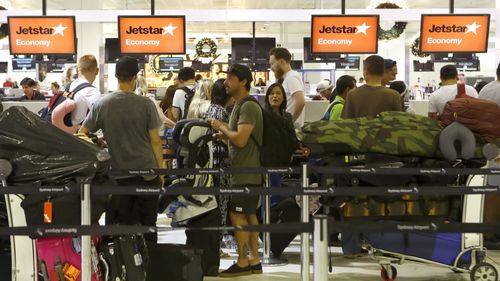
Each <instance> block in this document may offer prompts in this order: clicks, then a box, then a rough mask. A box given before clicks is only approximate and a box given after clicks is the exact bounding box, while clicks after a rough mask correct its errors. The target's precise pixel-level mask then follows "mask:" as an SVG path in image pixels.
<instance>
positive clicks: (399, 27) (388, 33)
mask: <svg viewBox="0 0 500 281" xmlns="http://www.w3.org/2000/svg"><path fill="white" fill-rule="evenodd" d="M375 9H401V7H400V6H398V5H396V4H394V3H389V2H386V3H382V4H379V5H378V6H377V7H375ZM406 24H407V22H403V21H397V22H395V23H394V25H393V26H392V28H391V29H389V30H384V29H382V27H380V25H379V26H378V39H379V40H392V39H396V38H399V36H401V34H403V32H404V31H405V28H406Z"/></svg>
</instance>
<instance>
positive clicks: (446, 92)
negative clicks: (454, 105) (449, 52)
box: [429, 64, 478, 119]
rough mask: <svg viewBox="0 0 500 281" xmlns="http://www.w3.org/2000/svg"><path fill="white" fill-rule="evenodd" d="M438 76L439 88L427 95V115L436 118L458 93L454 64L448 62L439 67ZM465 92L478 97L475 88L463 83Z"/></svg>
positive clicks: (456, 72) (456, 73)
mask: <svg viewBox="0 0 500 281" xmlns="http://www.w3.org/2000/svg"><path fill="white" fill-rule="evenodd" d="M440 77H441V88H439V89H438V90H436V91H435V92H434V93H432V94H431V96H430V97H429V117H431V118H434V119H437V117H438V115H439V114H441V113H442V112H443V109H444V106H445V105H446V103H447V102H448V101H451V100H454V99H455V97H456V95H457V93H458V88H457V81H458V71H457V68H456V67H455V66H454V65H452V64H449V65H445V66H443V67H441V70H440ZM465 93H466V94H467V95H468V96H471V97H474V98H477V97H478V95H477V91H476V89H474V87H471V86H469V85H465Z"/></svg>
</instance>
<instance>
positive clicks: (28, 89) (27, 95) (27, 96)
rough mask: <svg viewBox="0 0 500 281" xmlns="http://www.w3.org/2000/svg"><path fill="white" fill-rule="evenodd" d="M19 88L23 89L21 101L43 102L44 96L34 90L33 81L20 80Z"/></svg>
mask: <svg viewBox="0 0 500 281" xmlns="http://www.w3.org/2000/svg"><path fill="white" fill-rule="evenodd" d="M21 86H22V87H23V92H24V96H23V97H22V98H21V100H45V96H44V95H42V94H41V93H40V92H39V91H37V90H35V89H34V88H35V86H36V81H35V80H33V79H31V78H28V77H26V78H24V79H23V80H21Z"/></svg>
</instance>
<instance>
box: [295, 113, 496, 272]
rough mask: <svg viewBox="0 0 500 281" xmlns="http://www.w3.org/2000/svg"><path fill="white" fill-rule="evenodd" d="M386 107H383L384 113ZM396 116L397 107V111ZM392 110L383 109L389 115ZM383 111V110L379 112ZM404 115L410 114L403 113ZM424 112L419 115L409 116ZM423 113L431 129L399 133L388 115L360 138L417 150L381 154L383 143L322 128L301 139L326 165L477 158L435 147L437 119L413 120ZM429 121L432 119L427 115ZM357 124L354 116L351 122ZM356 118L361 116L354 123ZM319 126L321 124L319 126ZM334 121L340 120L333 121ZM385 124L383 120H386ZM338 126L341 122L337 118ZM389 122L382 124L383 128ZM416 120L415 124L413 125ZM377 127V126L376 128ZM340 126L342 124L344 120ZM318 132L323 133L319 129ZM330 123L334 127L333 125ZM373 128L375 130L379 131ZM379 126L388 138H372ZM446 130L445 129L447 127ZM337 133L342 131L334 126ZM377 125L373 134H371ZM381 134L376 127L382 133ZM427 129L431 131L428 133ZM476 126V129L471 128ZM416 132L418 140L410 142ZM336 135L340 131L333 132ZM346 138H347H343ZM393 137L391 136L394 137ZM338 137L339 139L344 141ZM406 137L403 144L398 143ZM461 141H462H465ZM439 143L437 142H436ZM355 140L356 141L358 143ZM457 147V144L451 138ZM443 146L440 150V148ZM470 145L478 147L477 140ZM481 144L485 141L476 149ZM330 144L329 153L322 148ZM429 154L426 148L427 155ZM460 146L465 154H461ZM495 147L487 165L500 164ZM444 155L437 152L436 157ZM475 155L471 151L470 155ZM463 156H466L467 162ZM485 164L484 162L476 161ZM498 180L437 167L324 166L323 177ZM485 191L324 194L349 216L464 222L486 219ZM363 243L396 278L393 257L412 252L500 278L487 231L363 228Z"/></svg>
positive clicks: (395, 181)
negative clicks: (342, 170) (379, 171)
mask: <svg viewBox="0 0 500 281" xmlns="http://www.w3.org/2000/svg"><path fill="white" fill-rule="evenodd" d="M383 114H384V113H383ZM394 116H395V115H394ZM394 116H388V115H385V117H386V118H387V119H389V117H390V118H393V117H394ZM383 118H384V116H382V119H383ZM404 118H407V117H406V116H405V117H404ZM410 118H420V117H414V116H412V117H410ZM413 121H419V122H420V121H422V123H418V124H417V126H419V124H420V125H421V124H427V125H428V126H429V129H428V130H427V131H423V130H422V128H419V129H418V130H419V131H420V132H424V133H420V134H421V135H422V136H421V139H419V138H420V136H417V135H416V134H413V135H412V132H411V130H415V128H410V129H408V130H407V131H404V132H402V133H401V134H402V135H405V134H406V135H405V136H404V137H401V138H398V137H394V135H395V133H394V130H393V129H392V128H390V129H389V130H388V129H387V128H388V126H390V124H388V123H387V122H385V123H384V122H380V123H381V125H380V128H381V130H379V131H378V132H376V130H378V128H376V124H375V126H372V132H368V133H367V134H366V135H367V136H368V137H365V138H358V140H359V144H360V146H359V147H362V146H365V147H367V146H371V145H372V144H375V146H377V147H376V148H377V149H380V148H384V146H385V145H387V146H388V147H390V146H392V147H393V150H392V152H396V151H402V150H405V151H408V150H414V151H415V152H422V153H421V154H420V155H411V154H406V155H404V154H403V153H401V155H397V154H396V153H392V154H391V153H387V154H383V153H380V151H376V152H373V151H370V150H369V149H367V150H366V151H364V152H362V151H360V150H359V149H358V150H356V149H353V147H354V146H351V145H349V144H347V143H345V142H344V143H343V142H342V140H339V139H338V138H343V137H344V136H345V135H344V136H343V135H342V134H336V135H337V136H338V137H335V136H334V135H335V134H334V133H333V132H328V131H326V130H325V128H322V132H323V135H322V136H321V138H322V139H320V138H317V137H315V138H312V137H309V138H308V137H307V136H306V137H305V141H304V140H303V144H304V145H305V146H307V147H308V148H309V149H310V155H312V156H315V155H317V156H321V157H322V158H323V160H324V162H325V163H326V166H332V167H338V166H348V167H356V168H377V167H379V168H380V167H391V168H413V167H415V168H416V167H418V168H450V167H464V166H467V167H471V165H472V166H475V165H477V164H475V163H474V162H473V161H463V160H458V161H455V162H454V163H453V164H452V163H450V162H449V161H445V160H444V159H443V155H439V154H440V153H437V152H438V151H436V150H438V149H437V148H439V146H438V145H437V144H438V143H439V142H438V141H437V139H439V137H440V135H442V134H443V133H441V130H439V131H438V130H437V127H435V126H433V125H432V124H431V123H432V121H429V120H424V119H421V120H413ZM346 122H352V123H355V122H360V121H359V120H350V121H346ZM425 122H427V123H425ZM351 125H352V124H351ZM355 125H356V126H357V125H358V124H355ZM307 126H309V127H308V128H305V130H304V131H306V133H307V131H308V130H309V131H310V130H311V129H317V128H318V127H320V126H324V127H325V126H329V125H328V124H327V123H318V124H314V125H306V127H307ZM314 126H316V128H314ZM334 126H337V125H334ZM384 126H385V127H384ZM339 127H340V126H339ZM346 127H347V128H348V129H349V130H350V131H349V132H348V133H349V134H351V135H352V134H355V133H356V130H354V131H352V129H353V127H352V126H350V127H349V126H346ZM382 127H384V128H382ZM410 127H411V125H410ZM373 128H374V129H373ZM339 129H343V128H339ZM316 131H318V133H317V134H318V135H320V131H319V130H316ZM332 131H333V130H332ZM374 131H375V132H374ZM325 132H326V133H327V134H330V133H331V136H332V137H331V141H330V140H329V137H325V135H326V134H325ZM380 132H383V133H384V135H385V138H386V139H387V143H383V141H379V140H376V139H375V138H371V139H370V137H372V136H375V137H378V136H379V135H380V134H379V133H380ZM443 132H444V130H443ZM335 133H338V132H335ZM371 133H373V135H370V134H371ZM377 134H378V135H377ZM425 134H427V135H425ZM471 134H472V133H471ZM411 137H413V138H414V140H415V141H414V142H413V143H410V142H411V141H413V140H411ZM336 138H337V139H336ZM344 140H348V138H344ZM391 140H394V143H390V141H391ZM405 141H406V142H408V143H402V142H405ZM424 142H427V144H422V146H425V145H426V146H427V147H428V148H429V149H427V150H425V151H424V150H423V149H420V148H419V147H418V146H417V145H407V144H420V143H424ZM339 144H340V145H339ZM401 144H402V145H401ZM462 144H463V143H462ZM434 146H435V147H436V148H434ZM359 147H357V148H359ZM452 147H453V146H452ZM441 150H443V149H442V148H441ZM472 150H476V151H477V149H475V148H474V147H472ZM479 150H480V149H479ZM325 152H327V153H325ZM424 154H427V155H424ZM464 154H465V153H464V151H462V155H464ZM468 154H469V155H472V156H474V157H475V156H477V153H475V152H474V151H470V152H469V153H468ZM497 155H498V149H497V150H496V152H495V155H494V156H493V157H491V155H490V156H488V158H487V159H489V160H488V165H490V166H491V165H493V164H494V163H497V164H495V165H498V162H495V161H496V160H495V159H496V158H497V157H498V156H497ZM439 156H440V157H439ZM484 157H485V156H483V158H482V159H479V163H481V162H482V163H484ZM471 158H473V157H471ZM464 163H465V164H464ZM479 166H482V165H479ZM487 181H488V183H489V184H494V183H496V184H497V185H498V181H499V179H498V176H489V177H487V178H486V177H479V176H472V177H469V178H465V177H463V176H458V177H455V176H446V175H437V176H435V175H433V176H427V175H426V176H422V175H420V176H413V175H388V176H385V175H366V176H365V175H362V176H358V175H352V174H346V175H328V174H323V176H322V178H321V183H322V186H325V187H328V186H353V187H356V186H408V187H417V186H423V185H430V186H446V185H451V184H467V185H469V186H481V185H484V184H485V183H487ZM483 202H484V195H466V196H463V197H455V196H418V197H417V196H408V195H405V196H398V197H377V196H359V197H343V198H338V197H333V198H325V197H323V198H322V203H323V204H324V206H331V207H339V206H341V205H342V204H343V207H342V213H343V216H344V218H345V219H353V220H355V219H356V217H358V218H359V217H365V218H368V217H369V218H370V219H373V220H376V221H384V220H386V221H387V220H390V221H419V220H420V221H421V220H422V219H423V220H426V221H431V222H444V221H447V220H455V221H461V222H464V223H481V222H482V213H483V212H482V210H483ZM362 244H363V245H362V246H363V248H364V249H366V250H368V253H369V254H371V256H372V257H374V258H375V259H376V260H378V261H379V263H380V265H381V278H382V280H387V281H389V280H395V279H396V277H397V270H396V268H395V267H394V266H393V265H392V264H394V263H399V264H401V263H403V262H404V261H405V260H415V261H420V262H425V263H431V264H437V265H442V266H446V267H448V268H450V269H451V270H453V271H455V272H462V273H470V276H471V280H473V281H475V280H487V281H497V280H498V273H497V270H496V269H495V267H494V266H493V265H491V264H489V263H487V262H486V261H487V255H486V249H485V248H484V247H483V239H482V235H481V234H475V233H463V234H462V233H408V234H406V233H366V234H363V241H362Z"/></svg>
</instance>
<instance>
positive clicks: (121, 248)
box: [99, 235, 149, 281]
mask: <svg viewBox="0 0 500 281" xmlns="http://www.w3.org/2000/svg"><path fill="white" fill-rule="evenodd" d="M99 251H100V254H99V256H100V259H101V261H102V262H103V268H104V276H105V278H106V280H113V281H145V280H146V273H147V270H148V265H149V255H148V249H147V247H146V242H145V240H144V236H142V235H122V236H113V237H106V238H104V240H103V241H102V242H101V244H100V249H99ZM103 260H104V261H103Z"/></svg>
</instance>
